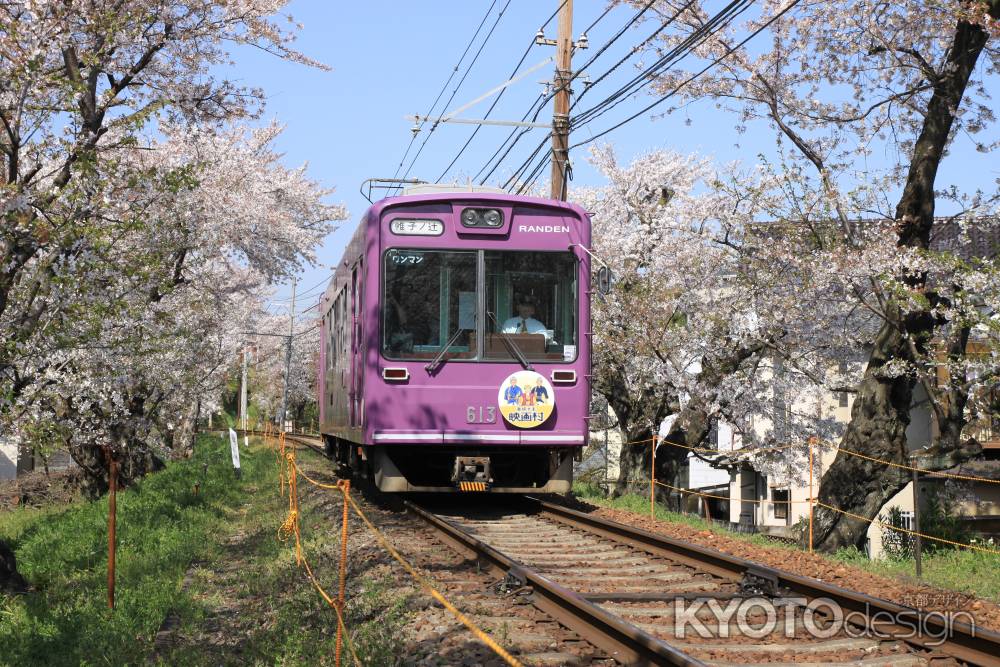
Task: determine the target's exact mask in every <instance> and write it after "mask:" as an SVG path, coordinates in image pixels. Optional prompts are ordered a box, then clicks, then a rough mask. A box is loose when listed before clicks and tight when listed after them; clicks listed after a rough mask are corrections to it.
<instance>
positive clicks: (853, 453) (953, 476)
mask: <svg viewBox="0 0 1000 667" xmlns="http://www.w3.org/2000/svg"><path fill="white" fill-rule="evenodd" d="M837 451H841V452H844V453H845V454H850V455H851V456H856V457H858V458H861V459H866V460H868V461H872V462H874V463H881V464H882V465H887V466H892V467H893V468H900V469H902V470H911V471H912V470H916V471H917V472H922V473H926V474H928V475H931V476H934V477H947V478H949V479H961V480H965V481H969V482H986V483H988V484H1000V479H989V478H987V477H976V476H975V475H957V474H955V473H950V472H942V471H937V470H928V469H927V468H917V467H915V466H908V465H906V464H905V463H895V462H893V461H886V460H883V459H878V458H875V457H874V456H868V455H867V454H862V453H861V452H856V451H854V450H852V449H844V448H843V447H839V448H838V449H837Z"/></svg>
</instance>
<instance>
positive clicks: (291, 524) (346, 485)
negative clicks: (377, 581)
mask: <svg viewBox="0 0 1000 667" xmlns="http://www.w3.org/2000/svg"><path fill="white" fill-rule="evenodd" d="M286 459H287V461H288V479H289V516H288V518H286V519H285V522H284V523H283V524H282V526H281V528H279V539H280V538H281V537H282V535H285V538H284V539H287V536H288V535H294V536H295V545H296V560H297V562H300V563H301V564H302V565H303V566H304V567H305V569H306V572H307V573H308V575H309V580H310V581H311V582H312V584H313V586H315V587H316V590H318V591H319V593H320V595H322V596H323V599H324V600H325V601H326V602H327V604H329V605H330V606H331V607H333V609H334V611H336V612H337V620H338V638H339V637H340V632H341V630H342V631H343V636H344V637H345V638H346V639H347V643H348V648H349V649H350V651H351V654H352V655H353V656H354V659H355V661H356V662H357V663H358V664H361V661H360V660H359V659H358V657H357V654H355V653H354V648H353V646H352V645H351V639H350V635H349V634H348V633H347V628H346V626H345V625H344V623H343V617H342V615H341V610H340V609H338V602H339V600H340V599H342V596H343V595H344V591H345V589H346V581H347V569H346V563H347V515H348V512H347V504H348V503H350V505H351V507H352V508H353V509H354V512H355V513H356V514H357V515H358V516H359V517H360V518H361V520H362V521H364V523H365V524H366V525H367V526H368V528H369V529H370V530H371V531H372V533H373V534H374V535H375V538H376V539H377V540H378V541H379V543H380V544H381V545H382V547H383V548H384V549H385V550H386V551H388V552H389V554H390V555H391V556H392V557H393V558H394V559H395V560H396V561H398V562H399V563H400V564H401V565H402V566H403V568H404V569H406V571H407V572H408V573H409V574H410V576H411V577H413V578H414V579H415V580H416V581H417V583H419V584H420V586H421V587H422V588H424V590H426V591H427V592H428V593H429V594H430V595H431V597H433V598H434V599H435V600H437V601H438V602H439V603H441V605H442V606H444V608H445V609H447V610H448V611H449V612H451V614H452V615H453V616H454V617H455V618H456V619H458V621H459V622H461V623H462V624H463V625H464V626H465V627H467V628H468V629H469V630H470V631H471V632H472V633H473V634H474V635H475V636H476V637H477V638H478V639H479V640H480V641H482V642H483V643H484V644H486V646H488V647H489V648H490V649H491V650H492V651H493V652H494V653H496V654H497V655H498V656H500V657H501V658H502V659H503V660H504V661H505V662H506V663H507V664H508V665H512V666H514V667H521V664H522V663H521V662H520V661H518V660H517V658H515V657H514V656H512V655H511V654H510V653H508V652H507V651H506V650H505V649H504V648H503V647H502V646H500V645H499V644H498V643H497V642H496V641H495V640H494V639H493V638H492V637H490V636H489V635H488V634H486V632H484V631H483V630H482V629H480V628H479V627H478V626H477V625H476V624H475V623H473V622H472V621H471V620H470V619H469V618H468V617H467V616H466V615H465V614H463V613H462V612H461V611H460V610H459V609H458V608H457V607H455V605H453V604H452V603H451V602H449V601H448V599H447V598H445V597H444V595H442V594H441V593H439V592H438V591H437V589H435V588H434V587H433V586H432V585H431V584H430V583H429V582H428V581H427V580H426V578H424V577H423V576H422V575H421V574H420V573H418V572H417V571H416V570H415V569H414V568H413V566H411V565H410V564H409V563H408V562H407V561H406V559H404V558H403V557H402V556H401V555H400V554H399V552H398V551H396V549H395V548H393V546H392V545H391V544H390V543H389V541H388V539H387V538H386V537H385V536H384V535H383V534H382V533H381V531H379V529H378V528H376V527H375V524H373V523H372V522H371V521H370V520H369V519H368V517H367V516H366V515H365V513H364V512H363V511H362V510H361V508H360V507H359V506H358V504H357V503H356V502H355V501H354V498H353V497H351V495H350V482H348V481H344V482H342V483H338V484H337V485H336V486H334V485H332V484H324V483H322V482H318V481H316V480H314V479H312V478H311V477H309V476H308V475H306V474H305V473H304V472H303V471H302V469H301V468H300V467H299V466H298V465H297V464H296V463H295V450H294V448H291V447H290V448H289V451H288V452H287V454H286ZM299 475H301V476H302V478H303V479H305V480H306V481H307V482H309V483H310V484H313V485H314V486H317V487H319V488H324V489H339V490H340V491H341V492H342V493H343V494H344V514H343V517H344V519H343V524H342V528H341V562H340V596H341V597H340V598H338V600H334V599H333V598H331V597H330V596H329V595H328V594H327V593H326V591H324V590H323V588H322V587H321V586H320V585H319V582H318V581H316V578H315V576H313V573H312V569H311V568H310V567H309V563H308V562H307V561H306V559H305V556H304V555H303V554H302V548H301V541H300V534H299V511H298V500H297V496H298V487H297V485H296V482H295V481H294V480H296V478H297V477H298V476H299ZM293 497H294V498H295V499H294V500H293ZM300 559H301V560H300ZM338 656H339V644H338ZM338 660H339V657H338ZM337 664H339V662H338V663H337Z"/></svg>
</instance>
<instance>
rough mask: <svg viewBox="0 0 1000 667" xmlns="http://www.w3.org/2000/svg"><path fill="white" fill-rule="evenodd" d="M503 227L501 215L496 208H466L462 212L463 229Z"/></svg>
mask: <svg viewBox="0 0 1000 667" xmlns="http://www.w3.org/2000/svg"><path fill="white" fill-rule="evenodd" d="M502 225H503V213H501V212H500V209H496V208H467V209H464V210H463V211H462V226H463V227H485V228H497V227H500V226H502Z"/></svg>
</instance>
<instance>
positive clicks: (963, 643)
mask: <svg viewBox="0 0 1000 667" xmlns="http://www.w3.org/2000/svg"><path fill="white" fill-rule="evenodd" d="M526 500H528V501H529V502H530V503H532V504H533V505H534V506H535V508H536V509H537V510H538V511H539V512H540V513H541V514H543V515H548V516H549V517H551V518H553V519H556V520H558V521H561V522H562V523H565V524H568V525H570V526H572V527H574V528H578V529H583V530H586V531H587V532H590V533H593V534H596V535H600V536H603V537H606V538H609V539H612V540H615V541H617V542H622V543H625V544H628V545H630V546H633V547H635V548H638V549H640V550H643V551H646V552H647V553H650V554H654V555H658V556H666V557H669V558H672V559H674V560H677V561H681V562H684V563H687V564H690V565H693V566H695V567H698V568H701V569H702V570H707V571H709V572H711V573H712V574H716V575H718V576H721V577H724V578H727V579H733V580H738V579H741V578H743V577H744V575H747V574H749V575H752V576H755V577H757V578H758V579H765V580H768V581H770V582H772V583H773V584H774V585H775V587H776V588H777V589H780V590H783V591H789V592H791V593H793V594H798V595H801V596H803V597H805V598H808V599H810V600H815V599H818V598H828V599H830V600H833V601H834V602H836V603H837V604H839V605H840V606H841V608H842V609H843V610H844V612H845V616H846V615H847V614H848V613H851V612H854V614H852V622H853V620H854V619H855V618H856V617H857V615H858V614H861V618H863V619H865V622H866V623H867V626H866V629H867V630H868V631H870V632H872V633H873V635H874V636H876V637H880V636H884V637H886V638H890V637H891V638H893V639H899V640H901V641H905V642H907V643H909V644H913V645H916V646H919V647H920V648H922V649H925V650H929V651H935V652H938V653H942V652H943V653H947V654H949V655H950V656H952V657H955V658H958V659H959V660H962V661H965V662H967V663H969V664H973V665H987V666H996V665H1000V633H997V632H994V631H992V630H986V629H982V628H976V627H975V626H974V625H970V624H968V623H964V622H959V621H955V620H950V621H949V620H948V618H947V617H946V616H944V615H943V614H941V613H940V612H924V611H920V610H918V609H915V608H913V607H906V606H903V605H900V604H896V603H895V602H890V601H888V600H883V599H880V598H876V597H872V596H870V595H865V594H864V593H860V592H857V591H852V590H850V589H847V588H841V587H840V586H835V585H833V584H829V583H826V582H824V581H821V580H819V579H813V578H810V577H804V576H802V575H798V574H793V573H791V572H787V571H785V570H779V569H777V568H773V567H769V566H765V565H761V564H759V563H755V562H753V561H749V560H746V559H744V558H740V557H738V556H731V555H729V554H726V553H723V552H721V551H716V550H714V549H709V548H707V547H702V546H700V545H697V544H693V543H691V542H684V541H682V540H677V539H674V538H671V537H667V536H666V535H658V534H655V533H651V532H649V531H645V530H641V529H639V528H634V527H632V526H628V525H625V524H621V523H618V522H616V521H610V520H608V519H601V518H597V517H593V516H590V515H588V514H585V513H583V512H578V511H576V510H572V509H569V508H568V507H563V506H561V505H555V504H553V503H549V502H545V501H543V500H539V499H537V498H531V497H529V498H527V499H526ZM597 597H600V596H594V598H595V599H596V598H597ZM890 619H896V620H900V619H909V621H908V622H912V623H916V624H917V627H918V628H919V629H921V630H922V632H919V633H916V635H915V636H914V628H913V627H912V626H911V625H902V624H899V623H897V622H894V621H893V620H890ZM907 635H909V636H907ZM942 637H944V638H945V639H944V641H942V640H941V638H942Z"/></svg>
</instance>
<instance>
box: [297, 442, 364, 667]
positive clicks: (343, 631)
mask: <svg viewBox="0 0 1000 667" xmlns="http://www.w3.org/2000/svg"><path fill="white" fill-rule="evenodd" d="M286 460H287V462H288V516H287V517H286V518H285V520H284V522H282V524H281V527H279V528H278V539H279V540H280V541H282V542H284V541H287V539H288V538H289V537H290V536H294V537H295V562H296V564H297V565H299V566H301V567H303V568H304V569H305V571H306V575H307V577H308V579H309V581H310V583H312V585H313V587H314V588H315V589H316V590H317V591H318V592H319V594H320V596H322V598H323V600H324V601H325V602H326V603H327V605H329V606H330V607H332V608H333V610H334V612H336V614H337V643H336V664H337V665H338V667H339V665H340V659H341V650H342V641H343V639H346V640H347V648H348V650H349V651H350V652H351V656H352V657H353V658H354V662H355V664H358V665H360V664H363V663H362V662H361V659H360V658H359V657H358V654H357V651H356V650H355V648H354V642H353V641H352V640H351V635H350V634H349V633H348V632H347V625H346V624H345V623H344V616H343V609H344V584H345V582H346V578H345V575H344V573H345V572H346V570H345V568H344V565H345V563H346V559H347V539H346V535H347V497H348V496H347V495H346V494H347V493H348V491H346V490H345V491H344V493H345V496H344V527H343V529H342V534H341V539H342V540H343V542H342V544H341V584H340V586H341V588H340V595H339V597H338V599H337V600H334V599H333V598H331V597H330V595H329V594H328V593H327V592H326V591H325V590H324V589H323V587H322V586H321V585H320V583H319V581H318V580H317V579H316V575H315V574H313V571H312V567H310V566H309V561H308V560H306V557H305V553H304V552H303V549H302V534H301V530H300V527H299V517H300V514H299V494H298V484H297V480H296V477H297V475H296V474H295V473H296V471H297V470H298V466H297V465H296V464H295V450H294V449H292V450H290V451H289V452H288V453H287V454H286Z"/></svg>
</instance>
